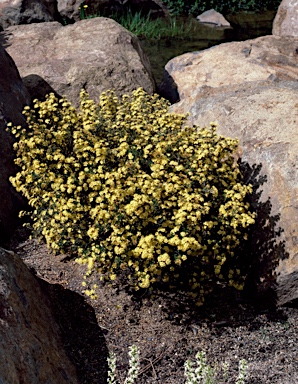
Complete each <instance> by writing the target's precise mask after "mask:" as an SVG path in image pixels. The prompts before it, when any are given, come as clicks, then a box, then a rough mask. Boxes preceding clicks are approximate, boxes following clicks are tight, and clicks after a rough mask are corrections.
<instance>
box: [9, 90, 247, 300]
mask: <svg viewBox="0 0 298 384" xmlns="http://www.w3.org/2000/svg"><path fill="white" fill-rule="evenodd" d="M168 108H169V104H168V102H167V101H166V100H164V99H161V98H160V97H159V96H157V95H154V96H149V95H147V94H146V93H145V92H144V91H143V90H142V89H138V90H136V91H134V92H133V93H132V95H131V96H128V95H125V96H123V97H122V99H120V100H119V99H118V98H117V97H116V96H115V94H114V93H113V92H111V91H109V92H107V93H103V94H102V95H101V97H100V100H99V103H98V104H96V103H95V102H93V101H92V100H90V99H89V97H88V94H87V93H86V92H85V91H82V92H81V107H80V111H79V112H77V111H76V110H75V108H73V107H72V106H71V105H70V103H69V102H68V101H67V100H66V99H65V98H61V99H57V98H56V97H55V96H54V95H53V94H50V95H49V96H48V97H47V99H46V100H45V101H43V102H40V101H37V100H35V102H34V108H32V109H30V108H29V107H26V108H25V110H24V114H25V116H26V118H27V123H28V129H24V128H22V127H10V128H9V129H10V130H11V132H12V133H13V134H15V136H16V137H17V138H18V139H19V141H18V142H17V143H16V144H15V145H14V147H15V150H16V151H17V158H16V164H17V165H19V167H20V171H19V172H18V173H17V175H16V176H15V177H13V178H11V182H12V184H13V185H14V187H15V188H16V189H17V190H18V191H20V192H22V193H23V194H24V195H25V196H26V197H27V198H28V200H29V203H30V205H31V206H32V207H33V212H32V219H33V222H34V224H33V229H34V231H35V234H36V235H41V236H43V237H44V238H45V239H46V242H47V244H48V246H50V247H51V248H52V249H54V250H56V251H59V252H69V251H71V252H74V253H75V254H77V261H78V262H79V263H82V264H86V265H87V275H88V274H90V273H92V272H93V271H97V272H98V273H99V274H101V275H102V276H103V275H104V276H107V278H109V279H111V280H114V279H115V278H116V277H117V275H118V274H119V273H120V272H121V271H122V270H126V271H128V272H129V278H130V280H131V284H132V285H134V287H135V288H136V289H138V288H139V287H141V288H149V287H150V286H152V284H154V283H156V282H166V283H170V284H172V285H173V284H174V285H176V286H177V284H178V285H179V286H181V287H182V286H184V285H185V284H186V285H188V286H189V287H190V291H191V292H192V293H193V295H194V296H197V297H198V301H199V302H202V301H203V297H204V295H205V293H206V292H209V291H210V290H211V289H212V287H211V286H212V284H214V282H215V281H218V280H224V279H226V280H228V282H229V284H231V285H233V286H236V287H237V288H238V289H239V288H241V286H242V284H243V276H241V274H238V273H237V272H236V269H237V263H236V261H235V262H234V261H233V258H235V255H234V251H235V248H236V247H237V245H238V244H239V241H240V238H241V237H242V238H243V237H245V233H244V232H243V229H245V228H246V227H247V226H249V225H250V224H252V223H254V214H253V213H251V212H250V211H249V205H248V203H247V202H246V197H247V195H248V194H250V193H251V192H252V188H251V186H250V185H245V184H244V183H243V182H242V181H241V174H240V171H239V167H238V165H237V164H236V163H235V161H234V158H233V153H234V152H235V151H236V149H237V145H238V143H237V141H236V140H232V139H229V138H224V137H222V136H219V135H218V134H217V132H216V126H215V125H214V124H211V125H210V127H208V128H203V129H201V128H198V127H188V126H186V124H185V122H186V116H183V115H177V114H172V113H169V111H168ZM231 260H232V262H231ZM235 260H236V259H235ZM227 261H229V262H227ZM233 263H234V264H235V265H234V267H231V265H232V266H233ZM87 292H88V290H87ZM90 292H91V293H90V294H91V295H92V296H94V295H95V293H94V290H92V291H90Z"/></svg>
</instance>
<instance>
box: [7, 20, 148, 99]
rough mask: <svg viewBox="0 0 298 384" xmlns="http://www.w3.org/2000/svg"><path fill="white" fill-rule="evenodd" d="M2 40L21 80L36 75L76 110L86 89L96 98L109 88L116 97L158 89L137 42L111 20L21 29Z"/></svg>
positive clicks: (49, 24) (130, 34)
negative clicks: (137, 89)
mask: <svg viewBox="0 0 298 384" xmlns="http://www.w3.org/2000/svg"><path fill="white" fill-rule="evenodd" d="M2 38H3V39H5V41H6V46H7V51H8V53H9V54H10V55H11V56H12V58H13V60H14V61H15V63H16V65H17V67H18V69H19V72H20V75H21V76H22V77H23V78H25V77H27V76H30V75H34V76H38V77H39V78H40V79H42V80H43V81H44V82H45V83H47V88H48V87H51V88H52V89H53V90H54V91H55V92H56V93H58V94H59V95H65V96H67V97H68V98H69V99H70V100H71V101H72V102H73V103H74V104H75V105H78V102H79V93H80V90H81V89H82V88H85V89H86V90H87V91H88V92H89V93H90V95H91V97H92V98H94V99H98V97H99V95H100V93H101V92H103V91H106V90H107V89H114V90H116V93H117V94H118V95H122V94H124V93H129V92H131V91H132V90H134V89H136V88H138V87H142V88H144V89H145V90H146V91H147V92H148V93H153V91H154V90H155V81H154V79H153V75H152V73H151V68H150V63H149V60H148V58H147V56H146V55H145V53H144V52H143V50H142V48H141V45H140V43H139V40H138V39H137V37H136V36H135V35H133V34H132V33H130V32H128V31H127V30H126V29H125V28H123V27H122V26H121V25H119V24H118V23H116V22H115V21H114V20H112V19H107V18H103V17H98V18H94V19H88V20H82V21H78V22H77V23H75V24H71V25H67V26H62V25H61V24H59V23H58V22H52V23H39V24H30V25H18V26H13V27H9V28H7V29H6V30H5V31H4V32H2ZM46 92H47V91H45V93H46ZM31 96H32V97H33V98H34V97H35V96H36V95H34V94H33V95H31Z"/></svg>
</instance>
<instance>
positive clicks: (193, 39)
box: [141, 11, 276, 84]
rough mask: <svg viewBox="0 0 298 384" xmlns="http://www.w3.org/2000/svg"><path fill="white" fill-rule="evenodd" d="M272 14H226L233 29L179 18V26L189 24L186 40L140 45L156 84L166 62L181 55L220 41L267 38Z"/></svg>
mask: <svg viewBox="0 0 298 384" xmlns="http://www.w3.org/2000/svg"><path fill="white" fill-rule="evenodd" d="M275 14H276V11H267V12H263V13H243V14H237V15H227V16H226V19H227V20H228V21H229V22H230V24H231V25H232V26H233V28H229V29H227V28H222V27H212V26H210V25H206V24H200V23H198V22H197V21H196V20H195V19H192V20H190V19H185V18H184V19H183V18H181V19H180V22H181V23H184V24H185V23H187V22H190V23H192V25H193V27H192V28H191V31H190V33H189V36H188V37H187V38H183V39H177V38H167V39H160V40H151V41H150V40H145V39H142V40H141V44H142V46H143V49H144V51H145V52H146V54H147V56H148V57H149V60H150V63H151V68H152V71H153V75H154V77H155V80H156V83H157V84H159V83H160V82H161V79H162V75H163V72H164V67H165V65H166V64H167V62H168V61H169V60H171V59H172V58H174V57H176V56H180V55H182V54H183V53H186V52H193V51H200V50H203V49H206V48H210V47H212V46H214V45H218V44H221V43H224V42H230V41H243V40H248V39H253V38H256V37H259V36H265V35H271V33H272V23H273V19H274V17H275Z"/></svg>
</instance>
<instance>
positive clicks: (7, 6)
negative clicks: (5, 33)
mask: <svg viewBox="0 0 298 384" xmlns="http://www.w3.org/2000/svg"><path fill="white" fill-rule="evenodd" d="M58 19H59V14H58V9H57V2H56V0H41V1H39V0H31V1H26V0H13V1H10V0H1V1H0V26H1V27H2V28H3V29H5V28H7V27H8V26H10V25H16V24H29V23H38V22H43V21H53V20H58Z"/></svg>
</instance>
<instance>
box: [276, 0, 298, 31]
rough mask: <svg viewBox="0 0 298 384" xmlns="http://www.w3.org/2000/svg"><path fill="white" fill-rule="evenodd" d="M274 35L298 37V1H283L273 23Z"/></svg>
mask: <svg viewBox="0 0 298 384" xmlns="http://www.w3.org/2000/svg"><path fill="white" fill-rule="evenodd" d="M272 34H273V35H277V36H295V37H298V0H282V2H281V4H280V6H279V7H278V11H277V14H276V17H275V19H274V22H273V29H272Z"/></svg>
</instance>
